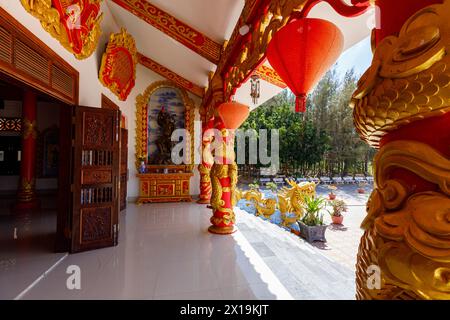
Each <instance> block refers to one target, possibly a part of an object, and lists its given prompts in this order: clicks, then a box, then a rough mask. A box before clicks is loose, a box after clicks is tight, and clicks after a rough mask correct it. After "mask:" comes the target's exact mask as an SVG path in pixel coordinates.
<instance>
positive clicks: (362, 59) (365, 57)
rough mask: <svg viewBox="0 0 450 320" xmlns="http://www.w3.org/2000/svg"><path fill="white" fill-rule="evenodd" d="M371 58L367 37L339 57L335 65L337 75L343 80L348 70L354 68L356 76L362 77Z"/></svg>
mask: <svg viewBox="0 0 450 320" xmlns="http://www.w3.org/2000/svg"><path fill="white" fill-rule="evenodd" d="M372 57H373V55H372V49H371V46H370V37H367V38H366V39H364V40H362V41H361V42H359V43H357V44H356V45H354V46H353V47H351V48H349V49H348V50H346V51H345V52H344V53H343V54H342V55H341V57H340V58H339V60H338V61H337V62H336V65H335V67H336V68H337V69H336V70H337V73H338V75H339V76H340V77H341V78H343V77H344V75H345V73H346V72H347V71H348V70H351V69H352V68H354V69H355V73H356V74H358V75H362V74H363V73H364V72H365V71H366V70H367V68H368V67H369V66H370V64H371V62H372Z"/></svg>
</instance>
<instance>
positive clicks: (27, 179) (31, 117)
mask: <svg viewBox="0 0 450 320" xmlns="http://www.w3.org/2000/svg"><path fill="white" fill-rule="evenodd" d="M36 109H37V99H36V93H35V92H33V91H31V90H25V91H24V96H23V105H22V154H21V162H20V181H19V190H18V193H17V202H16V204H15V207H14V210H15V211H24V210H35V209H38V208H39V200H38V199H37V198H36V189H35V185H36V175H35V173H36V138H37V128H36Z"/></svg>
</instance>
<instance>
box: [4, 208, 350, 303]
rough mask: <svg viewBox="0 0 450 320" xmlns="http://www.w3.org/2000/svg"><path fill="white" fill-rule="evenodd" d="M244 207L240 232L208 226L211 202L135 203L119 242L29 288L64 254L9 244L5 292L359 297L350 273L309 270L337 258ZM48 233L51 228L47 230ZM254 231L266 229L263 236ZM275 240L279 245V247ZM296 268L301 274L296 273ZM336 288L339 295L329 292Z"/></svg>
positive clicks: (67, 262)
mask: <svg viewBox="0 0 450 320" xmlns="http://www.w3.org/2000/svg"><path fill="white" fill-rule="evenodd" d="M236 213H237V219H238V221H239V224H238V226H239V227H240V228H241V230H240V231H238V232H236V233H235V234H233V235H232V236H219V235H212V234H210V233H208V232H207V228H208V226H209V224H210V223H209V218H210V215H211V210H209V209H207V208H206V207H205V206H201V205H198V204H195V203H188V204H185V203H182V204H181V203H180V204H150V205H143V206H136V205H134V204H130V205H129V206H128V209H127V211H126V212H124V213H121V217H120V221H121V224H120V235H119V245H118V246H117V247H113V248H106V249H101V250H95V251H91V252H84V253H79V254H73V255H68V256H67V257H65V258H64V259H63V260H62V261H61V262H60V263H59V264H58V265H56V266H55V267H54V268H53V270H51V271H50V272H49V273H48V274H46V275H45V276H44V277H43V278H42V279H41V280H40V281H38V282H37V284H35V285H34V286H33V287H32V288H30V289H29V290H27V291H26V292H22V291H23V290H24V289H25V288H27V287H28V286H29V285H30V284H31V283H32V282H33V281H34V280H35V279H36V278H38V277H39V276H40V275H42V273H43V272H44V271H45V270H47V269H48V268H50V267H51V266H52V265H54V264H55V263H56V262H57V261H58V260H59V259H61V257H62V255H59V254H53V253H49V252H50V251H49V250H48V251H46V252H45V251H44V252H42V250H41V251H40V252H38V253H36V254H35V256H36V258H33V254H30V253H28V255H27V257H29V258H28V259H29V260H26V259H25V258H22V255H24V252H25V251H26V250H22V251H21V250H19V251H17V254H16V255H14V250H9V251H8V250H3V249H4V248H2V250H0V251H1V252H0V258H1V261H3V262H2V263H3V265H4V264H5V263H6V264H8V262H7V261H8V260H11V261H15V263H14V264H13V265H12V266H11V265H10V264H8V267H6V268H5V267H3V268H2V269H0V298H6V299H11V298H14V297H17V295H18V294H19V293H20V292H22V295H21V296H20V298H23V299H227V300H245V299H293V298H296V299H301V298H304V299H319V298H323V299H332V298H341V299H347V298H348V299H351V298H352V297H353V296H354V292H353V289H352V288H351V286H352V284H351V279H352V278H353V274H352V273H351V272H350V271H349V272H347V271H346V270H344V271H339V272H340V273H339V272H335V274H334V278H332V279H331V281H328V280H329V278H326V277H325V278H323V279H320V280H321V281H322V280H323V281H322V282H320V281H319V282H316V283H314V284H313V283H312V282H311V279H313V278H315V277H321V275H319V276H317V274H316V273H315V271H314V270H307V269H305V265H307V264H305V260H310V259H314V260H315V259H316V258H318V260H317V261H315V262H314V261H309V265H310V266H311V265H312V267H311V268H312V269H316V267H315V266H314V263H317V264H322V265H323V267H324V269H325V270H326V269H334V268H333V267H332V266H333V263H332V262H331V261H330V260H328V259H327V258H325V257H324V256H323V255H321V254H320V253H318V250H317V249H316V248H313V247H310V246H309V245H307V244H305V243H304V242H303V241H302V240H300V239H298V238H296V236H294V235H292V234H289V233H287V232H286V231H283V230H282V229H280V228H278V227H277V226H275V225H272V224H269V223H267V222H265V221H262V220H261V219H259V218H256V217H254V216H251V215H248V214H246V213H242V212H239V211H237V212H236ZM53 222H54V221H53ZM53 222H52V223H53ZM52 223H48V224H47V225H52ZM254 228H255V229H254ZM40 232H41V233H43V234H45V231H43V230H42V229H41V231H40ZM254 234H259V238H258V239H259V240H258V239H257V241H255V237H254ZM47 239H49V238H48V237H47ZM271 243H276V244H277V245H276V246H275V247H273V246H271V245H270V244H271ZM269 247H270V248H269ZM47 249H48V247H47ZM272 250H275V251H276V252H275V253H274V252H272ZM3 251H5V252H8V254H9V255H8V254H4V252H3ZM302 257H303V258H302ZM302 259H304V260H302ZM5 261H6V262H5ZM71 265H76V266H79V267H80V270H81V290H69V289H67V286H66V281H67V279H68V277H69V274H67V273H66V270H67V268H68V267H69V266H71ZM44 267H45V268H44ZM283 270H286V272H284V271H283ZM289 270H290V271H289ZM288 271H289V272H290V273H287V272H288ZM295 274H297V275H296V278H295V279H294V277H292V276H290V275H295ZM308 279H309V280H308ZM348 279H350V280H348ZM294 280H295V281H294ZM326 281H328V282H326ZM333 288H342V289H340V290H341V291H343V290H345V292H340V293H336V292H337V291H339V290H334V289H333ZM344 288H345V289H344ZM328 291H330V292H331V291H333V292H335V293H333V295H329V294H327V293H326V292H328Z"/></svg>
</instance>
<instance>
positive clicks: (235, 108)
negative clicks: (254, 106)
mask: <svg viewBox="0 0 450 320" xmlns="http://www.w3.org/2000/svg"><path fill="white" fill-rule="evenodd" d="M218 111H219V115H220V118H221V119H222V121H223V124H224V125H225V128H227V129H237V128H239V127H240V126H241V124H242V123H244V121H245V120H246V119H247V118H248V115H249V113H250V109H249V108H248V106H246V105H244V104H241V103H238V102H224V103H222V104H221V105H220V106H219V107H218Z"/></svg>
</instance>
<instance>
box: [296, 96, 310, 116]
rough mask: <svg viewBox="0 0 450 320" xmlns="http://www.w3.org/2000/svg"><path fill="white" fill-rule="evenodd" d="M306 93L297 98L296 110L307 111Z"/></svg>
mask: <svg viewBox="0 0 450 320" xmlns="http://www.w3.org/2000/svg"><path fill="white" fill-rule="evenodd" d="M306 97H307V96H306V94H300V95H298V96H296V99H295V112H305V111H306Z"/></svg>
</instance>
